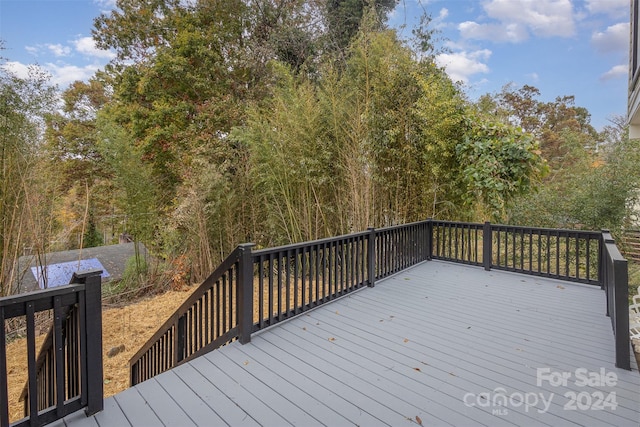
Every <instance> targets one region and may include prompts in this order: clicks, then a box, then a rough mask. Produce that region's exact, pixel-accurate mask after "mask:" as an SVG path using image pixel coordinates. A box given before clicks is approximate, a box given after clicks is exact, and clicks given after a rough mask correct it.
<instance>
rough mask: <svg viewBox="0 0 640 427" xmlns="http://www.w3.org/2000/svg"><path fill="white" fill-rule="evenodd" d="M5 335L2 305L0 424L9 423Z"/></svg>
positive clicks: (0, 323) (0, 319)
mask: <svg viewBox="0 0 640 427" xmlns="http://www.w3.org/2000/svg"><path fill="white" fill-rule="evenodd" d="M6 343H7V337H6V332H5V314H4V307H0V380H1V381H0V425H3V426H8V425H9V404H8V402H9V389H8V386H7V346H6Z"/></svg>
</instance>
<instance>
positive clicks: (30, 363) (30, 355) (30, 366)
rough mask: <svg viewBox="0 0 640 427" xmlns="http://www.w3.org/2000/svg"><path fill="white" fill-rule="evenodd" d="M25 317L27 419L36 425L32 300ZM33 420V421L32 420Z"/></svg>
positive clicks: (34, 343)
mask: <svg viewBox="0 0 640 427" xmlns="http://www.w3.org/2000/svg"><path fill="white" fill-rule="evenodd" d="M26 317H27V370H28V373H29V380H28V383H29V385H28V387H29V419H30V420H32V421H31V423H32V424H33V425H38V424H39V422H38V384H37V371H36V325H35V306H34V303H33V301H29V302H27V303H26ZM3 345H4V343H3ZM33 420H35V421H33Z"/></svg>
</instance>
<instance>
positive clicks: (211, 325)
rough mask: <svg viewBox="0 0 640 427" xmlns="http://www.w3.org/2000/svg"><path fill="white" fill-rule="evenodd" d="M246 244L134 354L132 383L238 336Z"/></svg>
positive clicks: (229, 257)
mask: <svg viewBox="0 0 640 427" xmlns="http://www.w3.org/2000/svg"><path fill="white" fill-rule="evenodd" d="M245 248H247V245H243V246H240V247H238V248H237V249H236V250H234V251H233V252H232V253H231V255H229V256H228V257H227V259H226V260H224V261H223V262H222V264H220V266H219V267H218V268H217V269H216V270H215V271H214V272H213V273H212V274H211V275H210V276H209V277H208V278H207V279H206V280H205V281H204V282H202V284H201V285H200V286H199V287H198V289H196V290H195V291H194V292H193V293H192V294H191V296H190V297H189V298H188V299H187V300H186V301H185V302H184V303H183V304H182V305H181V306H180V307H179V308H178V309H177V310H176V312H175V313H174V314H173V315H172V316H171V317H170V318H169V319H168V320H167V321H166V322H165V323H164V324H163V325H162V326H160V328H159V329H158V331H157V332H156V333H155V334H154V335H153V336H152V337H151V338H150V339H149V341H148V342H147V344H146V345H145V346H144V347H142V348H141V349H140V350H139V351H138V352H137V353H136V354H135V355H134V356H133V357H132V358H131V361H130V362H129V366H130V375H131V378H130V381H131V384H132V385H133V384H137V383H139V382H142V381H144V380H146V379H149V378H151V377H153V376H155V375H158V374H160V373H162V372H164V371H167V370H169V369H171V368H173V367H175V366H178V365H180V364H181V363H183V362H185V361H187V360H190V359H192V358H194V357H196V356H198V355H200V354H203V353H206V352H207V351H211V350H213V349H215V348H218V347H220V346H222V345H224V344H226V343H228V342H230V341H233V340H234V339H236V338H237V337H238V335H239V327H238V312H237V304H236V301H237V300H238V294H239V293H240V292H239V289H240V288H239V286H238V283H239V279H240V277H239V276H240V268H239V266H240V259H241V256H242V254H243V252H244V251H245ZM247 249H248V248H247Z"/></svg>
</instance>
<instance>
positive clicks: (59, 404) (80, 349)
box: [0, 270, 103, 427]
mask: <svg viewBox="0 0 640 427" xmlns="http://www.w3.org/2000/svg"><path fill="white" fill-rule="evenodd" d="M101 273H102V272H101V271H100V270H91V271H85V272H82V273H75V274H74V275H73V277H72V279H71V283H70V284H69V285H68V286H61V287H58V288H52V289H47V290H43V291H37V292H32V293H28V294H23V295H17V296H11V297H3V298H0V325H1V326H0V425H2V426H9V425H11V426H12V427H18V426H20V427H22V426H41V425H45V424H48V423H51V422H53V421H55V420H58V419H61V418H63V417H65V416H66V415H68V414H71V413H73V412H76V411H78V410H80V409H82V408H85V411H86V413H87V414H94V413H96V412H99V411H101V410H102V408H103V379H102V369H103V368H102V305H101V277H100V275H101ZM49 310H52V311H53V324H52V326H51V328H50V329H49V332H48V334H47V335H46V337H45V339H44V342H43V344H42V346H41V349H40V352H39V353H36V322H35V320H36V314H37V313H39V312H43V311H49ZM22 316H23V317H24V318H25V319H26V334H27V354H26V357H27V363H28V364H27V366H28V368H27V378H28V379H27V383H26V385H25V388H24V391H23V393H22V396H21V399H23V400H24V405H25V406H24V415H25V418H23V419H22V420H19V421H16V422H15V423H13V424H9V403H8V387H7V384H8V374H7V355H6V336H5V322H6V321H8V320H9V319H13V318H16V317H22Z"/></svg>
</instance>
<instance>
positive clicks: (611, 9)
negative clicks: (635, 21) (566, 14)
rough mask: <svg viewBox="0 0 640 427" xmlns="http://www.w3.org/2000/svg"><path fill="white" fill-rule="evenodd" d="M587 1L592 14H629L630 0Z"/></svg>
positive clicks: (616, 15)
mask: <svg viewBox="0 0 640 427" xmlns="http://www.w3.org/2000/svg"><path fill="white" fill-rule="evenodd" d="M585 3H586V7H587V10H588V11H589V12H591V13H592V14H598V13H603V14H606V15H609V16H613V17H616V18H617V17H622V16H628V15H629V0H585Z"/></svg>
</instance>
